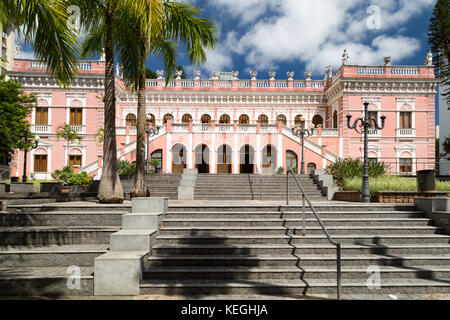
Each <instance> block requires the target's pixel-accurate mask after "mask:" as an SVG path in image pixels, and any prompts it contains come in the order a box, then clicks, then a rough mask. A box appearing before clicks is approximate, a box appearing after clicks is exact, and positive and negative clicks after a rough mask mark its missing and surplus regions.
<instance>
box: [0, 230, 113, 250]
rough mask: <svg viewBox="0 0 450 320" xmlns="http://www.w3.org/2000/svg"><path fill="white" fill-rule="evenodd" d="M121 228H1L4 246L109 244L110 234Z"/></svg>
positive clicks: (1, 241) (0, 240) (0, 236)
mask: <svg viewBox="0 0 450 320" xmlns="http://www.w3.org/2000/svg"><path fill="white" fill-rule="evenodd" d="M119 229H120V228H118V227H110V226H89V227H82V226H78V227H56V226H45V227H42V226H41V227H36V226H33V227H8V228H4V227H2V228H0V243H1V245H2V246H14V245H19V246H21V245H32V246H47V245H70V244H107V243H109V235H110V234H111V233H114V232H117V231H118V230H119Z"/></svg>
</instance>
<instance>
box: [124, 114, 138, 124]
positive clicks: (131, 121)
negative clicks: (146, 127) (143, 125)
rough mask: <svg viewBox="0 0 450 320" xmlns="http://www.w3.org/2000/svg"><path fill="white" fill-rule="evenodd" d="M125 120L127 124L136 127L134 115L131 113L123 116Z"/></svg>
mask: <svg viewBox="0 0 450 320" xmlns="http://www.w3.org/2000/svg"><path fill="white" fill-rule="evenodd" d="M125 122H126V124H127V126H132V127H136V116H135V115H134V114H133V113H129V114H127V117H126V118H125Z"/></svg>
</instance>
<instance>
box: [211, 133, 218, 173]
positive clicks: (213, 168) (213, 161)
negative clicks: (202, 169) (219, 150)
mask: <svg viewBox="0 0 450 320" xmlns="http://www.w3.org/2000/svg"><path fill="white" fill-rule="evenodd" d="M216 159H217V155H216V134H215V133H213V134H212V137H211V150H210V151H209V172H211V173H217V171H216V167H217V166H216Z"/></svg>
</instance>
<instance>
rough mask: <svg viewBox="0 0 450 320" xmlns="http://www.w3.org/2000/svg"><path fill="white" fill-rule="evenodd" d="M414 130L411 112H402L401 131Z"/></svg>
mask: <svg viewBox="0 0 450 320" xmlns="http://www.w3.org/2000/svg"><path fill="white" fill-rule="evenodd" d="M411 128H412V115H411V112H400V129H411Z"/></svg>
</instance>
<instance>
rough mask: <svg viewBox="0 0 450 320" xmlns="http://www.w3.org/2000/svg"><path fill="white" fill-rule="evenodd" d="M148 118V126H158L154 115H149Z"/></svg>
mask: <svg viewBox="0 0 450 320" xmlns="http://www.w3.org/2000/svg"><path fill="white" fill-rule="evenodd" d="M148 116H149V117H150V119H148V120H147V125H151V126H152V127H154V126H155V124H156V121H155V116H154V115H153V114H152V113H149V114H148Z"/></svg>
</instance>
